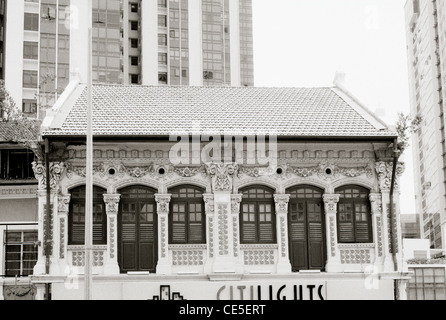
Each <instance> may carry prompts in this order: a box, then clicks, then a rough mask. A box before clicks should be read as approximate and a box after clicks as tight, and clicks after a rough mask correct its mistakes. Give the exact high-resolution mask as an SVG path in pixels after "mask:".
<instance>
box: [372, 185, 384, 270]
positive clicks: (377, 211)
mask: <svg viewBox="0 0 446 320" xmlns="http://www.w3.org/2000/svg"><path fill="white" fill-rule="evenodd" d="M369 199H370V204H371V209H372V210H371V215H372V231H373V241H374V242H375V267H376V268H377V270H378V271H380V272H381V271H382V270H383V262H384V234H383V215H382V205H381V194H380V193H371V194H370V195H369Z"/></svg>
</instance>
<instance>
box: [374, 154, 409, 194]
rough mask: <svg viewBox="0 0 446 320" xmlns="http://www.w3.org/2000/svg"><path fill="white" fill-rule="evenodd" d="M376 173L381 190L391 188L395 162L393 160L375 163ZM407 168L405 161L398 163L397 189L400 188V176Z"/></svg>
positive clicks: (396, 172)
mask: <svg viewBox="0 0 446 320" xmlns="http://www.w3.org/2000/svg"><path fill="white" fill-rule="evenodd" d="M375 169H376V173H377V174H378V182H379V187H380V188H381V190H386V191H387V190H390V187H391V183H392V172H393V163H392V162H384V161H381V162H377V163H376V165H375ZM404 169H405V166H404V163H403V162H399V163H397V166H396V170H395V185H394V187H395V189H398V188H399V177H400V176H401V175H402V174H403V172H404Z"/></svg>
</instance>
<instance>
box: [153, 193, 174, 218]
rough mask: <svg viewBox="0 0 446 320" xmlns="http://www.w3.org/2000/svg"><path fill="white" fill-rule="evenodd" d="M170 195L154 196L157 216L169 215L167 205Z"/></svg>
mask: <svg viewBox="0 0 446 320" xmlns="http://www.w3.org/2000/svg"><path fill="white" fill-rule="evenodd" d="M171 197H172V196H171V195H170V194H156V195H155V201H156V203H157V212H158V214H168V213H169V203H170V199H171Z"/></svg>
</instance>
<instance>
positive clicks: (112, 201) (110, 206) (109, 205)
mask: <svg viewBox="0 0 446 320" xmlns="http://www.w3.org/2000/svg"><path fill="white" fill-rule="evenodd" d="M120 199H121V195H120V194H104V202H105V210H106V213H107V214H117V213H118V207H119V200H120Z"/></svg>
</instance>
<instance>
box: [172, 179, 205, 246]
mask: <svg viewBox="0 0 446 320" xmlns="http://www.w3.org/2000/svg"><path fill="white" fill-rule="evenodd" d="M169 193H171V194H172V199H171V201H170V212H171V214H170V219H169V229H170V232H169V242H170V243H171V244H186V243H197V244H200V243H206V218H205V212H204V200H203V190H202V189H201V188H198V187H194V186H180V187H176V188H173V189H171V190H169Z"/></svg>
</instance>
